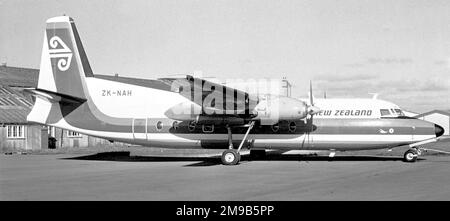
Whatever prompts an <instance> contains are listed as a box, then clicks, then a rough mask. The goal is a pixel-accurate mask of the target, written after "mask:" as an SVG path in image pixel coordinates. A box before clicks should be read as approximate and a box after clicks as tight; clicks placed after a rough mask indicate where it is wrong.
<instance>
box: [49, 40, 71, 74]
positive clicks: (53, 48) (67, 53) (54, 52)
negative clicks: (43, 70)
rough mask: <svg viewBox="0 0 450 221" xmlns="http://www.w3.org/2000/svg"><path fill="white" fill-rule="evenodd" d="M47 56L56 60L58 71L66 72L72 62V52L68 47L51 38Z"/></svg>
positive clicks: (60, 41)
mask: <svg viewBox="0 0 450 221" xmlns="http://www.w3.org/2000/svg"><path fill="white" fill-rule="evenodd" d="M48 50H49V54H50V58H57V59H58V69H59V70H60V71H67V70H68V69H69V68H70V62H71V61H72V51H71V50H70V48H69V47H67V45H66V44H65V43H64V42H63V41H62V40H61V38H59V37H58V36H53V37H52V38H50V42H49V49H48Z"/></svg>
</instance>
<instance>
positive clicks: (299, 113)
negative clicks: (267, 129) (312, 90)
mask: <svg viewBox="0 0 450 221" xmlns="http://www.w3.org/2000/svg"><path fill="white" fill-rule="evenodd" d="M255 111H256V112H257V117H256V118H255V119H259V120H261V124H263V125H272V124H275V123H277V122H279V121H281V120H287V121H295V120H299V119H302V118H305V117H306V116H307V115H308V112H307V111H308V105H307V104H306V103H305V102H303V101H301V100H298V99H295V98H291V97H283V96H275V95H269V96H266V97H263V98H262V99H261V100H260V102H259V103H258V105H257V106H256V107H255Z"/></svg>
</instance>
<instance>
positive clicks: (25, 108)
mask: <svg viewBox="0 0 450 221" xmlns="http://www.w3.org/2000/svg"><path fill="white" fill-rule="evenodd" d="M32 106H33V101H32V100H31V98H30V97H27V96H25V95H23V94H21V93H20V92H19V91H17V90H14V89H12V88H10V87H8V86H5V85H0V124H25V123H27V115H28V113H29V112H30V110H31V107H32Z"/></svg>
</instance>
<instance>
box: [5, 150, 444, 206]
mask: <svg viewBox="0 0 450 221" xmlns="http://www.w3.org/2000/svg"><path fill="white" fill-rule="evenodd" d="M449 149H450V148H449ZM0 200H120V201H121V200H179V201H195V200H219V201H221V200H231V201H234V200H238V201H241V200H250V201H252V200H263V201H265V200H269V201H270V200H450V156H449V155H444V154H430V155H428V154H425V155H422V156H420V157H419V160H418V161H417V162H415V163H406V162H403V161H402V157H401V155H398V156H385V155H340V154H339V153H337V155H336V157H334V158H333V159H330V158H328V157H327V156H304V155H299V154H287V155H280V154H269V155H268V156H267V157H266V158H265V159H261V160H251V159H250V158H249V157H248V156H246V155H244V156H243V157H242V161H241V163H240V164H239V165H237V166H224V165H221V163H220V158H218V157H217V156H200V157H192V156H191V157H189V156H188V157H186V156H135V155H130V152H127V151H117V152H100V153H88V154H80V153H78V154H60V153H58V154H27V155H20V154H13V155H0Z"/></svg>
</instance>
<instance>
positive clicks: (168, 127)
mask: <svg viewBox="0 0 450 221" xmlns="http://www.w3.org/2000/svg"><path fill="white" fill-rule="evenodd" d="M309 89H310V91H309V94H310V96H309V100H300V99H296V98H292V97H287V96H282V95H274V94H270V93H269V94H267V93H264V94H258V93H256V94H255V93H250V92H248V91H245V90H240V89H236V88H233V87H230V86H226V85H222V84H219V83H214V82H211V81H208V80H205V79H202V78H198V77H195V76H191V75H187V76H186V77H178V78H174V77H172V78H160V79H155V80H145V81H144V80H143V81H123V80H121V79H116V80H114V79H106V78H104V77H103V78H101V77H99V76H96V75H94V74H93V72H92V69H91V66H90V63H89V61H88V58H87V55H86V52H85V50H84V48H83V45H82V42H81V39H80V36H79V34H78V30H77V28H76V26H75V22H74V20H73V19H72V18H70V17H68V16H58V17H53V18H50V19H48V20H47V22H46V30H45V32H44V40H43V49H42V54H41V63H40V70H39V80H38V85H37V87H36V88H28V89H26V92H28V93H30V94H32V95H33V97H34V99H35V103H34V105H33V108H32V110H31V112H30V113H29V115H28V116H27V120H28V121H30V122H36V123H39V124H43V125H50V126H54V127H59V128H63V129H66V130H71V131H75V132H78V133H82V134H87V135H90V136H95V137H100V138H104V139H108V140H110V141H119V142H125V143H131V144H138V145H142V146H152V147H163V148H205V149H209V148H210V149H223V150H224V151H223V154H222V156H221V160H222V163H223V164H224V165H236V164H239V161H240V152H241V150H242V148H243V147H246V148H249V149H250V155H261V154H264V153H265V150H268V149H273V150H327V151H332V153H334V152H335V151H353V150H367V149H385V148H387V149H390V148H394V147H398V146H403V145H409V147H410V148H409V150H408V151H406V152H405V154H404V160H405V161H406V162H414V161H416V159H417V156H418V155H420V154H421V150H422V149H421V147H420V145H423V144H425V143H430V142H435V141H437V140H438V138H439V136H441V135H442V134H443V133H444V130H443V128H442V127H440V126H439V125H436V124H433V123H430V122H426V121H422V120H419V119H415V118H410V117H406V116H403V112H402V110H401V108H399V107H398V106H397V105H395V104H393V103H390V102H387V101H383V100H378V99H372V100H370V101H363V100H358V101H355V100H350V101H349V100H339V99H321V100H317V99H316V101H314V98H313V96H312V94H313V93H312V92H313V91H312V85H311V82H310V88H309ZM319 107H320V108H319Z"/></svg>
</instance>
